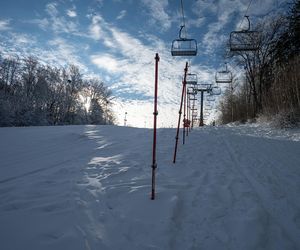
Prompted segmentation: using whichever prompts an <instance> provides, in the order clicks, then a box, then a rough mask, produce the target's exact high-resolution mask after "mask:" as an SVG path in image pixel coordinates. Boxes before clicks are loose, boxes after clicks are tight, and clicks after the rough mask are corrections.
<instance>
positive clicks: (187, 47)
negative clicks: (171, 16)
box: [171, 38, 198, 56]
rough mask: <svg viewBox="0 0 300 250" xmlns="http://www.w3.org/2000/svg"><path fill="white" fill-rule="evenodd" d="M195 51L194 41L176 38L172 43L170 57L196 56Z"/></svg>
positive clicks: (195, 44) (195, 43)
mask: <svg viewBox="0 0 300 250" xmlns="http://www.w3.org/2000/svg"><path fill="white" fill-rule="evenodd" d="M197 51H198V50H197V41H196V40H195V39H188V38H178V39H175V40H173V42H172V48H171V54H172V56H196V55H197Z"/></svg>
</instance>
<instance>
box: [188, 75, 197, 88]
mask: <svg viewBox="0 0 300 250" xmlns="http://www.w3.org/2000/svg"><path fill="white" fill-rule="evenodd" d="M197 82H198V80H197V75H196V74H192V73H188V74H187V75H186V84H190V85H196V84H197Z"/></svg>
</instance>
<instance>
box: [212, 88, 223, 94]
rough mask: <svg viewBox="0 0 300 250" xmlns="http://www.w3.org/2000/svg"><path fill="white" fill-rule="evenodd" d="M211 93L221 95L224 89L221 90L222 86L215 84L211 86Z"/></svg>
mask: <svg viewBox="0 0 300 250" xmlns="http://www.w3.org/2000/svg"><path fill="white" fill-rule="evenodd" d="M210 93H211V94H212V95H221V93H222V90H221V88H220V87H218V86H213V87H212V88H211V90H210Z"/></svg>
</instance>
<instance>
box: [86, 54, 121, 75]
mask: <svg viewBox="0 0 300 250" xmlns="http://www.w3.org/2000/svg"><path fill="white" fill-rule="evenodd" d="M91 61H92V62H93V63H94V64H95V65H97V66H98V67H99V68H101V69H105V70H106V71H108V72H111V73H116V72H119V71H120V70H121V69H120V63H119V61H118V60H117V59H115V58H114V57H112V56H111V55H109V54H104V55H93V56H91Z"/></svg>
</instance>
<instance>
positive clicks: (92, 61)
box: [0, 0, 288, 127]
mask: <svg viewBox="0 0 300 250" xmlns="http://www.w3.org/2000/svg"><path fill="white" fill-rule="evenodd" d="M249 1H250V2H251V5H250V8H249V10H248V13H247V14H249V15H250V17H251V20H252V21H253V23H255V22H256V21H257V20H258V19H260V18H264V17H265V16H266V15H272V14H273V13H275V12H277V11H279V10H280V9H282V8H284V9H286V2H288V1H284V0H252V1H251V0H183V5H184V13H185V18H186V27H187V36H188V37H191V38H194V39H196V40H197V42H198V55H197V56H196V57H193V58H182V57H181V58H178V57H177V58H175V57H172V56H171V53H170V46H171V42H172V40H173V39H175V38H177V37H178V31H179V27H180V25H181V21H182V18H181V12H180V0H169V1H168V0H85V1H83V0H57V1H45V0H26V1H25V0H23V1H21V0H9V1H7V0H2V1H1V8H0V51H1V52H2V54H4V55H13V54H14V55H20V54H22V55H26V54H31V55H35V56H37V57H38V58H40V59H41V60H44V61H46V62H48V63H52V64H55V65H60V66H64V65H66V64H67V63H73V64H75V65H78V66H79V67H80V68H81V70H82V72H84V73H85V74H86V75H89V76H95V75H96V76H98V77H100V78H101V79H102V80H103V81H104V82H105V83H106V85H107V86H109V87H110V88H111V90H112V91H113V95H114V96H115V97H116V98H115V99H114V110H115V113H116V116H117V118H118V123H119V124H120V125H121V124H123V119H124V113H125V112H127V113H128V114H127V119H128V124H129V125H132V126H139V127H144V126H145V124H146V126H147V127H151V126H152V116H153V115H152V112H153V85H154V56H155V53H156V52H158V53H159V55H160V58H161V60H160V63H159V74H160V75H159V116H158V123H159V126H172V125H174V126H175V124H176V119H177V115H178V108H179V101H180V91H181V90H180V89H181V78H182V74H183V68H184V65H185V61H186V60H188V61H189V62H190V63H191V72H192V73H197V74H198V79H201V81H204V82H212V81H213V79H214V74H215V71H216V70H217V69H218V68H220V67H222V65H223V63H224V59H223V55H224V44H225V43H226V42H227V39H228V36H229V33H230V31H231V30H235V29H237V28H239V27H241V26H243V25H244V23H243V22H242V20H243V18H242V17H243V16H244V14H245V12H246V10H247V8H248V6H249ZM230 68H231V69H232V71H234V70H238V69H236V68H235V67H234V65H230Z"/></svg>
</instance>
